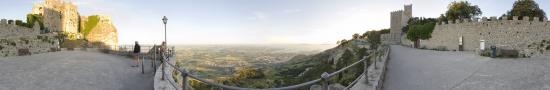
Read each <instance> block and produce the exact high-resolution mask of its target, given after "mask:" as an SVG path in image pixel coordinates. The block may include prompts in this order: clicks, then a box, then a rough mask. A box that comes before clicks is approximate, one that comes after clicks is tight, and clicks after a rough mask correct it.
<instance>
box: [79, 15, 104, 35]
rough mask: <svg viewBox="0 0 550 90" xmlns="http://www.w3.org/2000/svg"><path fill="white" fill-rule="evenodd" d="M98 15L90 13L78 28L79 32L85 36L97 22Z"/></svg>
mask: <svg viewBox="0 0 550 90" xmlns="http://www.w3.org/2000/svg"><path fill="white" fill-rule="evenodd" d="M99 19H100V18H99V16H98V15H92V16H89V17H88V21H86V23H85V25H84V27H81V28H80V33H82V35H84V37H86V36H87V35H88V34H89V33H90V32H91V31H92V29H94V27H95V26H97V24H98V23H99Z"/></svg>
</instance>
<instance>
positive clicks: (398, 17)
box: [383, 4, 412, 44]
mask: <svg viewBox="0 0 550 90" xmlns="http://www.w3.org/2000/svg"><path fill="white" fill-rule="evenodd" d="M410 18H412V4H411V5H405V6H404V8H403V10H399V11H393V12H391V13H390V20H391V21H390V33H389V34H387V35H383V36H384V37H383V38H384V40H383V42H385V43H386V44H401V39H402V36H403V35H404V33H403V31H402V29H403V27H405V26H407V23H408V21H409V19H410Z"/></svg>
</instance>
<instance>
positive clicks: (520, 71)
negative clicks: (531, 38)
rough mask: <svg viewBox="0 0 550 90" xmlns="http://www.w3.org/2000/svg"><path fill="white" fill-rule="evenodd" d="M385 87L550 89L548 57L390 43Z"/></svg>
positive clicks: (411, 89)
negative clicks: (482, 54) (494, 56)
mask: <svg viewBox="0 0 550 90" xmlns="http://www.w3.org/2000/svg"><path fill="white" fill-rule="evenodd" d="M391 50H392V51H391V54H390V61H389V63H388V72H387V77H386V82H385V83H384V89H386V90H550V74H549V73H550V58H549V57H535V58H522V59H491V58H487V57H480V56H478V55H475V54H474V53H473V52H450V51H432V50H418V49H411V48H406V47H402V46H392V49H391Z"/></svg>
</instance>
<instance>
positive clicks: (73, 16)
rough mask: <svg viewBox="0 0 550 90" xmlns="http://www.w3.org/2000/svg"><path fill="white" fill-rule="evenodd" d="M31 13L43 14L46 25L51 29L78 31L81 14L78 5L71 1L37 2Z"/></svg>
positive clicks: (52, 0)
mask: <svg viewBox="0 0 550 90" xmlns="http://www.w3.org/2000/svg"><path fill="white" fill-rule="evenodd" d="M31 13H32V14H38V15H41V16H42V17H43V19H44V24H45V25H44V26H45V27H46V28H48V29H49V30H50V31H54V32H66V33H70V34H76V33H78V29H79V25H78V24H79V22H80V21H79V20H80V15H79V14H78V11H77V7H76V6H75V5H74V4H72V3H71V2H64V1H60V0H46V1H45V2H44V3H42V4H35V5H34V6H33V8H32V12H31Z"/></svg>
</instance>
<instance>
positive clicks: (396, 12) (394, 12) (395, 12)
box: [390, 10, 403, 15]
mask: <svg viewBox="0 0 550 90" xmlns="http://www.w3.org/2000/svg"><path fill="white" fill-rule="evenodd" d="M390 13H391V14H392V15H393V14H401V13H403V10H397V11H392V12H390Z"/></svg>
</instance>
